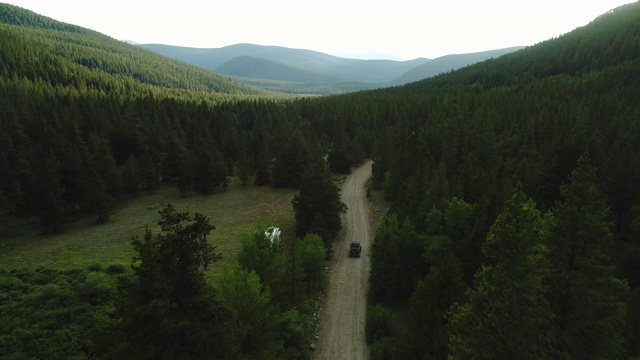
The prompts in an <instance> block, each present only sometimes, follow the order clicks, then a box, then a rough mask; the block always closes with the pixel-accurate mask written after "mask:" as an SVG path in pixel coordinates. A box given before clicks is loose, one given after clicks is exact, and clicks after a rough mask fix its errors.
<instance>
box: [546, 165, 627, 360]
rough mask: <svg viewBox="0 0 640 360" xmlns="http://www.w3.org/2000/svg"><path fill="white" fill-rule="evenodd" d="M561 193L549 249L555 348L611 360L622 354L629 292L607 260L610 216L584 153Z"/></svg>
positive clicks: (571, 355)
mask: <svg viewBox="0 0 640 360" xmlns="http://www.w3.org/2000/svg"><path fill="white" fill-rule="evenodd" d="M560 192H561V195H562V197H563V199H562V200H561V201H560V202H558V203H556V206H555V207H554V214H555V217H556V221H555V226H554V227H553V229H552V236H551V237H550V239H549V245H548V247H549V258H550V260H551V266H552V269H551V272H550V274H549V277H550V287H549V299H550V301H551V305H552V307H553V310H554V313H555V318H554V323H555V331H556V332H557V335H558V340H557V344H556V345H555V347H556V348H557V349H558V350H559V351H560V352H562V353H563V354H565V355H566V356H568V357H569V358H573V359H578V358H579V359H602V358H609V359H614V358H617V357H619V356H620V354H622V352H623V337H622V331H623V328H624V318H625V315H626V311H625V310H626V309H625V303H624V298H625V296H626V293H627V292H628V287H627V285H626V283H624V282H622V281H621V280H620V279H618V278H617V277H616V274H615V268H614V267H613V266H612V265H611V261H610V259H609V255H608V254H610V252H611V250H612V244H613V243H612V236H611V228H612V223H611V216H610V213H609V209H608V207H607V206H606V203H605V197H604V194H602V192H600V189H599V188H598V185H597V183H596V172H595V169H594V168H593V167H592V166H591V158H590V156H589V154H588V153H585V154H583V155H582V156H581V157H580V158H579V159H578V165H577V167H576V169H575V170H574V171H573V172H572V173H571V175H570V177H569V183H567V184H565V185H563V186H562V187H561V189H560ZM592 314H597V317H594V316H593V315H592Z"/></svg>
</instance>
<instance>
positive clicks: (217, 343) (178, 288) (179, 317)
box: [100, 205, 233, 359]
mask: <svg viewBox="0 0 640 360" xmlns="http://www.w3.org/2000/svg"><path fill="white" fill-rule="evenodd" d="M160 215H161V219H160V221H159V222H158V223H159V225H160V228H161V230H162V233H159V234H155V235H154V234H152V233H151V232H150V231H148V230H147V232H146V234H145V236H144V238H142V239H141V238H139V237H134V238H133V240H132V244H133V246H134V248H135V250H136V253H137V256H136V257H135V258H134V260H135V264H134V266H133V274H131V275H130V276H127V277H123V278H122V279H121V281H120V284H119V286H118V293H119V299H120V300H119V304H118V310H117V314H118V316H119V317H120V318H121V321H120V322H119V323H116V324H114V326H113V327H112V328H111V329H108V330H107V331H106V332H105V337H104V339H103V341H104V343H103V346H105V344H106V346H105V348H104V349H100V350H103V351H106V352H107V354H108V357H110V358H123V357H127V358H156V359H158V358H163V359H168V358H171V359H189V358H203V357H219V358H231V357H233V356H232V355H233V354H232V349H231V347H230V344H231V341H230V334H228V333H227V332H226V328H227V326H228V324H229V322H230V318H231V314H230V312H229V309H228V308H227V307H226V306H224V305H223V304H222V303H221V302H220V300H219V299H218V297H217V296H216V295H215V293H214V291H213V289H212V288H211V287H210V285H208V284H207V283H206V282H205V279H204V273H203V270H204V269H206V268H207V267H208V266H209V265H210V264H211V263H213V262H215V261H216V260H217V259H218V258H219V256H220V255H219V254H216V253H215V247H213V246H212V245H211V244H209V243H208V241H207V235H208V234H209V232H210V231H211V230H212V229H214V226H213V225H211V224H209V220H208V219H207V218H206V217H204V216H203V215H202V214H200V213H195V215H193V216H191V215H189V213H187V212H177V211H176V210H175V208H174V207H173V206H171V205H166V206H165V207H164V208H163V209H162V210H161V211H160Z"/></svg>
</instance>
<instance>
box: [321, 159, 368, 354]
mask: <svg viewBox="0 0 640 360" xmlns="http://www.w3.org/2000/svg"><path fill="white" fill-rule="evenodd" d="M370 176H371V161H368V162H366V163H365V164H364V165H362V166H361V167H359V168H357V169H355V170H353V172H352V173H351V175H349V176H348V177H347V179H346V180H345V183H344V186H343V188H342V201H343V202H344V203H345V204H346V205H347V207H348V209H347V213H346V214H345V215H344V217H343V223H342V227H343V231H342V232H341V234H340V235H341V236H340V239H339V240H338V241H337V242H336V243H335V244H334V254H333V260H332V262H331V265H330V269H329V270H330V274H329V284H328V287H327V292H326V294H325V298H324V305H323V311H322V316H321V318H320V327H319V329H320V331H319V334H318V347H317V349H316V354H317V355H316V358H317V359H349V360H358V359H367V358H368V350H367V343H366V340H365V333H364V325H365V313H366V308H367V286H368V280H369V248H370V244H371V241H372V239H371V231H370V229H369V219H368V208H367V202H366V198H365V190H364V184H365V182H366V181H367V179H368V178H369V177H370ZM351 241H360V243H361V244H362V254H361V257H360V258H350V257H348V252H349V243H350V242H351Z"/></svg>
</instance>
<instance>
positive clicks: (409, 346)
mask: <svg viewBox="0 0 640 360" xmlns="http://www.w3.org/2000/svg"><path fill="white" fill-rule="evenodd" d="M465 290H466V286H465V284H464V282H463V281H462V271H461V270H460V264H458V260H457V259H456V258H455V257H454V256H453V255H449V256H446V257H444V259H442V263H441V264H439V265H437V266H435V267H433V268H432V269H431V271H430V272H429V274H428V275H427V276H426V277H425V278H424V279H423V280H421V281H420V282H419V283H418V285H417V286H416V290H415V291H414V293H413V295H411V299H410V305H409V309H408V311H407V316H406V323H405V325H406V326H404V327H403V330H402V331H401V333H400V334H399V336H398V343H397V345H396V349H397V352H396V356H395V357H394V358H397V359H433V360H436V359H446V358H447V355H448V350H447V346H448V340H449V336H448V319H447V317H446V314H447V312H448V311H449V309H450V308H451V306H452V305H453V304H455V303H459V302H462V301H464V299H465V297H464V296H465Z"/></svg>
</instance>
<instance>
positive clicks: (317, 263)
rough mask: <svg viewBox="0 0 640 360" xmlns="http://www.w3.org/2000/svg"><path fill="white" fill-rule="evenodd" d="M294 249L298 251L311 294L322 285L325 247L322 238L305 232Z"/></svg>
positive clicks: (325, 262)
mask: <svg viewBox="0 0 640 360" xmlns="http://www.w3.org/2000/svg"><path fill="white" fill-rule="evenodd" d="M296 249H297V251H299V252H300V266H301V267H302V270H304V273H305V276H306V278H305V283H306V284H307V288H308V290H309V294H310V295H313V294H314V293H316V292H317V291H319V290H321V289H322V288H323V286H324V279H325V277H326V272H325V270H324V268H325V267H326V266H327V261H326V257H327V249H326V248H325V247H324V242H323V241H322V238H321V237H320V236H319V235H315V234H307V235H306V236H305V237H304V238H303V239H302V241H300V243H298V244H297V248H296Z"/></svg>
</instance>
